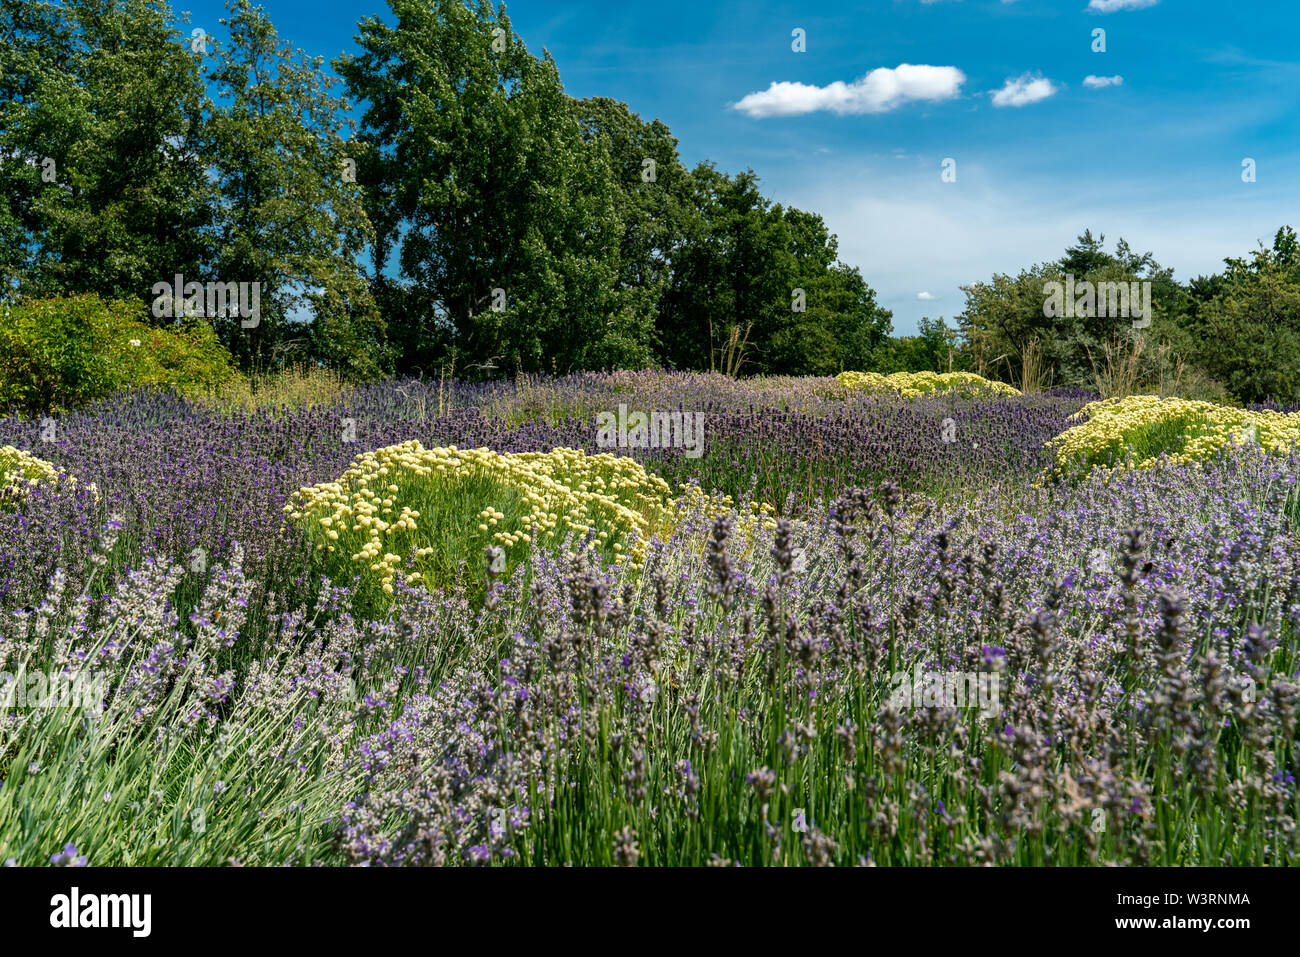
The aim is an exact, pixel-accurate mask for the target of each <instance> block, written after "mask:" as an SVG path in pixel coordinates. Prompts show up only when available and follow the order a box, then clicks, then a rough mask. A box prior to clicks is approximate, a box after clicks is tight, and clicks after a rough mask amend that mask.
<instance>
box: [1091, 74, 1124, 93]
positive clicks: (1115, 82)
mask: <svg viewBox="0 0 1300 957" xmlns="http://www.w3.org/2000/svg"><path fill="white" fill-rule="evenodd" d="M1123 83H1124V78H1123V77H1122V76H1093V75H1092V74H1088V76H1085V77H1084V78H1083V85H1084V86H1088V87H1092V88H1093V89H1094V90H1100V89H1104V88H1105V87H1108V86H1121V85H1122V84H1123Z"/></svg>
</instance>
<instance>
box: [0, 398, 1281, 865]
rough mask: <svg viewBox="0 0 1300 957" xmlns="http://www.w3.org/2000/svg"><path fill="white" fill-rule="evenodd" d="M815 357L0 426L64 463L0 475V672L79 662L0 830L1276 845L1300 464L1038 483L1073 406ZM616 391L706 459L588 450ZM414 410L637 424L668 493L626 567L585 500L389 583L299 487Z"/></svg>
mask: <svg viewBox="0 0 1300 957" xmlns="http://www.w3.org/2000/svg"><path fill="white" fill-rule="evenodd" d="M834 386H835V380H833V379H820V378H779V377H778V378H767V379H752V380H747V381H738V380H734V379H728V378H725V377H723V376H720V375H705V374H665V373H614V374H607V375H606V374H584V375H581V376H573V377H569V378H559V379H548V378H538V377H534V378H528V377H520V378H518V379H516V380H514V381H510V382H504V383H495V384H486V385H484V384H478V385H466V384H452V383H448V382H442V383H439V382H437V381H434V382H428V381H415V380H412V381H390V382H386V383H382V384H375V385H369V386H364V387H360V388H357V389H353V390H349V391H340V392H338V393H336V394H333V395H330V396H327V397H326V398H325V399H324V400H323V401H320V402H317V403H314V404H311V405H305V404H301V403H295V404H292V405H288V404H286V405H276V404H271V403H254V404H253V405H252V406H250V408H251V411H247V410H242V409H236V408H235V407H233V406H229V405H227V406H222V405H219V404H216V403H209V402H202V401H197V400H193V401H192V400H187V399H182V398H179V397H176V396H175V395H173V394H171V393H168V392H150V391H135V392H131V393H120V394H118V395H116V396H114V397H112V398H110V399H108V400H106V401H101V402H99V403H96V404H93V405H91V406H89V407H87V408H86V409H85V410H83V411H81V412H78V413H72V414H67V415H63V416H59V417H45V418H43V419H42V418H33V419H23V418H17V417H9V418H3V419H0V446H6V445H7V446H13V447H14V448H16V449H19V450H25V451H28V452H30V453H31V454H32V455H35V456H38V457H39V458H40V459H42V460H44V461H45V462H48V463H51V464H52V465H53V466H55V467H56V468H57V469H58V470H59V472H61V473H62V474H63V475H64V476H67V477H72V478H75V482H71V481H67V480H66V479H65V480H60V481H57V482H42V483H40V484H38V485H35V486H32V488H31V490H30V492H29V493H28V494H26V496H25V497H23V498H21V499H19V500H18V501H16V502H14V503H12V504H10V505H9V506H8V507H6V508H0V672H4V673H5V677H4V678H3V679H0V680H5V681H9V682H11V689H10V690H11V691H12V683H14V682H22V681H23V680H24V676H25V675H27V676H30V675H44V676H46V677H45V679H44V680H46V681H50V682H52V681H53V679H52V678H51V677H50V676H57V675H63V676H66V677H67V678H68V679H69V681H70V682H71V681H73V679H78V680H82V681H83V683H84V681H93V682H95V683H94V684H93V687H94V688H95V689H96V690H95V694H94V695H93V696H92V697H93V700H91V699H90V698H86V699H85V700H82V701H81V702H80V705H81V706H71V705H67V704H66V702H65V706H60V707H6V709H5V712H4V713H3V714H2V715H0V860H3V863H4V864H5V865H7V866H42V865H48V864H51V863H53V864H60V865H66V864H71V865H76V864H91V865H142V864H164V865H225V864H244V865H278V864H290V865H312V864H326V865H371V866H380V865H476V864H477V865H483V864H492V865H502V864H526V865H564V864H569V863H572V864H575V865H609V864H618V865H636V864H640V865H669V866H672V865H702V864H703V865H730V864H738V865H767V864H778V865H826V864H836V865H857V864H867V865H872V864H879V865H899V864H902V865H975V864H1034V865H1038V864H1050V865H1079V864H1085V865H1086V864H1157V865H1182V864H1220V863H1226V864H1232V865H1242V864H1256V865H1258V864H1282V863H1287V862H1291V861H1294V859H1295V855H1296V850H1297V841H1298V840H1300V838H1298V837H1297V832H1296V818H1297V811H1298V809H1300V808H1298V806H1297V797H1296V788H1295V777H1294V775H1295V772H1296V762H1297V758H1296V741H1297V734H1296V717H1297V708H1298V707H1300V696H1298V694H1297V690H1298V686H1297V684H1296V678H1297V669H1298V668H1300V663H1298V662H1297V642H1296V625H1297V621H1298V620H1300V550H1297V547H1296V546H1297V521H1298V519H1300V498H1298V494H1297V487H1296V486H1297V481H1298V480H1300V456H1297V455H1296V454H1289V453H1284V452H1264V451H1261V450H1260V449H1259V448H1258V447H1233V448H1231V449H1230V450H1229V452H1228V454H1227V455H1226V456H1223V457H1220V458H1215V459H1213V460H1210V461H1206V462H1205V463H1202V464H1191V465H1175V464H1168V465H1164V466H1161V467H1156V468H1150V469H1142V470H1124V469H1104V468H1095V469H1093V470H1092V471H1091V472H1089V473H1088V474H1086V475H1077V476H1074V477H1071V478H1069V479H1067V480H1064V481H1054V482H1048V481H1044V480H1043V476H1044V473H1045V470H1046V469H1047V468H1048V467H1049V466H1050V464H1051V456H1050V453H1049V452H1048V451H1047V450H1045V448H1044V443H1046V442H1047V441H1048V440H1050V439H1052V438H1053V437H1054V436H1056V435H1058V434H1060V433H1061V432H1062V431H1064V430H1065V429H1066V428H1067V427H1069V425H1070V424H1071V419H1070V416H1071V415H1073V414H1074V413H1076V412H1077V411H1078V410H1079V409H1080V408H1082V406H1083V405H1084V404H1085V403H1086V402H1087V401H1089V400H1090V399H1092V398H1094V397H1093V396H1091V395H1088V394H1086V393H1083V392H1068V391H1061V392H1049V393H1040V394H1036V395H1026V396H1013V397H1005V398H984V399H978V400H971V399H958V398H952V397H942V396H936V397H923V398H920V399H911V400H905V399H901V398H887V397H880V396H872V395H846V394H844V392H843V391H842V390H837V389H836V388H835V387H834ZM620 405H623V406H626V408H628V409H643V410H678V411H682V412H691V413H699V414H700V420H699V421H700V423H701V427H702V442H701V446H700V452H701V454H699V455H698V456H695V455H691V456H688V455H685V454H683V450H682V449H681V448H635V447H630V445H629V447H622V448H617V447H616V448H605V447H603V445H602V443H600V442H599V441H598V427H597V420H598V417H599V416H600V415H601V414H602V413H608V412H611V411H613V410H618V409H619V407H620ZM411 440H416V441H418V442H419V443H420V446H421V447H422V448H423V449H426V450H434V449H448V448H451V447H455V448H457V449H461V450H469V449H477V448H486V449H489V450H491V451H492V452H494V453H548V452H550V451H551V450H552V449H574V450H581V451H583V452H585V453H586V455H587V456H597V455H599V454H601V453H606V454H613V455H618V456H630V457H631V458H632V459H634V460H635V461H636V462H637V463H639V464H640V465H641V466H644V468H645V470H646V474H647V475H648V476H649V478H648V479H647V481H650V482H658V481H660V480H661V481H662V483H664V486H665V487H666V488H667V489H668V490H669V493H668V496H667V500H670V501H671V503H673V504H672V508H671V509H669V510H668V511H664V512H662V513H656V514H659V515H661V516H662V515H671V516H672V519H671V521H669V520H667V519H662V520H660V521H658V522H657V524H653V525H652V526H649V527H650V528H651V530H652V533H650V534H647V535H645V536H643V540H640V541H639V546H638V544H637V543H638V540H637V539H636V538H635V536H634V537H633V538H632V539H629V542H630V544H629V546H628V548H629V551H628V553H627V554H628V555H629V557H627V558H625V557H623V554H624V553H622V552H620V551H617V550H614V551H611V550H610V549H609V548H598V547H596V546H597V545H602V544H605V543H606V539H605V536H604V533H603V532H601V533H600V535H599V536H598V535H597V533H596V531H595V529H594V527H592V528H591V529H588V530H587V531H585V532H584V531H583V530H581V528H579V527H577V526H576V524H575V525H574V526H573V527H571V528H570V529H569V531H568V532H567V533H565V534H558V533H557V534H556V535H555V536H554V539H553V542H552V543H551V544H543V543H542V541H541V539H540V538H538V539H537V541H536V542H532V540H528V541H525V542H523V543H519V542H518V541H517V540H518V539H519V538H520V537H522V533H521V534H520V535H516V536H514V537H513V538H509V539H508V542H509V544H510V548H509V552H510V561H509V562H506V561H505V560H504V554H505V551H506V549H505V548H504V547H502V548H499V549H498V548H496V547H495V546H494V547H492V548H487V549H484V548H482V547H481V546H480V545H477V544H475V545H473V546H472V547H470V546H466V549H467V550H466V551H465V552H464V555H463V559H462V560H461V561H460V562H459V564H457V563H456V562H454V561H453V562H451V564H450V565H447V566H446V567H445V576H446V577H444V578H442V579H434V578H433V577H431V576H430V575H428V574H426V575H425V577H424V578H419V577H418V576H415V577H409V578H407V577H402V576H398V577H397V578H396V580H395V582H394V584H393V586H392V587H391V590H385V591H382V592H381V591H378V590H376V589H373V588H370V587H368V586H367V583H366V576H367V574H368V571H367V567H366V561H368V559H364V558H363V560H362V561H360V562H357V561H354V562H353V563H351V564H350V565H349V563H347V562H346V561H345V560H343V559H342V558H340V560H339V561H332V560H331V559H330V557H329V556H330V555H331V554H332V553H333V548H332V547H331V546H330V544H329V543H330V542H333V541H339V543H340V545H341V544H342V540H339V539H338V536H337V534H335V535H331V534H330V533H331V532H332V531H333V528H331V527H330V525H329V523H328V522H320V523H318V524H315V525H313V524H312V523H311V522H308V521H307V520H306V519H304V518H302V517H301V515H302V513H300V512H296V511H293V509H294V508H295V506H294V504H293V503H294V501H295V499H294V494H295V493H299V492H300V491H301V490H303V489H307V488H312V487H323V486H328V485H329V483H337V482H339V481H340V476H343V475H344V473H345V472H346V470H348V468H349V465H350V463H353V462H354V461H355V460H358V457H359V456H364V455H366V454H367V453H373V452H375V451H376V450H380V449H385V448H388V447H392V446H396V445H398V444H399V443H406V442H409V441H411ZM510 461H512V462H513V461H516V460H515V459H511V460H510ZM517 461H533V460H532V459H528V458H526V457H525V458H521V459H518V460H517ZM601 461H604V460H601ZM593 474H594V473H593ZM602 474H605V475H609V474H612V473H609V472H606V473H602ZM638 474H639V473H638ZM385 481H386V479H385ZM431 481H432V483H433V486H434V487H437V483H438V482H439V481H441V480H440V479H439V478H438V476H437V475H436V474H435V475H434V477H433V479H431ZM593 481H594V482H595V485H597V486H600V487H601V488H603V487H604V480H603V479H598V480H593ZM655 487H656V488H658V487H660V486H659V485H658V484H656V485H655ZM466 488H468V486H466ZM493 488H495V486H494V487H493ZM388 489H389V490H391V492H392V497H393V498H396V497H397V489H398V485H397V484H392V485H389V486H388ZM387 494H388V493H387V492H385V491H384V490H383V489H380V490H379V492H378V493H377V494H373V495H372V498H374V500H375V502H376V505H375V509H376V513H378V512H379V511H382V512H383V513H384V514H385V515H386V514H387V513H388V511H390V510H392V509H393V508H395V507H396V506H394V505H393V504H392V501H391V499H390V498H384V499H383V501H382V502H380V496H382V495H387ZM476 494H477V493H476ZM525 497H526V496H525ZM437 501H438V503H439V504H438V509H437V510H438V514H437V515H434V514H432V511H433V510H432V509H429V508H426V509H425V510H424V511H425V512H426V513H428V514H422V515H420V516H419V518H418V523H419V526H420V528H422V529H427V528H431V527H435V525H436V523H438V522H441V523H442V525H437V526H436V527H439V528H443V529H444V531H445V532H446V534H447V535H451V536H454V534H455V533H458V532H457V530H458V529H467V530H468V531H467V532H466V534H468V535H469V536H470V538H466V539H464V541H470V540H471V539H472V537H473V535H474V534H475V533H474V531H473V528H472V527H471V526H473V525H474V524H475V523H476V522H478V521H479V519H478V518H476V517H475V515H476V514H478V515H482V516H487V517H485V518H484V519H483V524H482V525H481V526H479V527H480V528H482V529H483V530H484V534H488V532H487V529H488V528H489V525H491V526H493V527H502V528H504V527H505V526H506V525H507V524H508V522H509V520H510V519H508V518H507V517H506V516H507V514H510V515H513V512H511V506H510V505H509V504H508V503H506V502H504V501H498V500H497V499H495V498H491V496H489V497H488V498H487V499H482V500H480V499H473V497H472V496H471V495H469V493H468V492H466V493H465V494H464V496H463V500H462V499H458V498H453V497H447V498H444V499H438V500H437ZM484 501H488V502H489V504H488V505H487V507H486V508H484V509H483V511H481V512H476V511H475V510H476V509H478V508H479V506H480V505H481V504H482V502H484ZM399 504H400V503H399ZM381 505H382V509H381V508H380V506H381ZM499 510H503V511H499ZM535 513H536V510H535ZM349 514H351V513H349ZM404 514H407V512H404ZM409 514H410V515H416V511H414V510H412V511H409ZM537 514H542V515H543V516H544V515H545V509H544V508H543V509H542V512H541V513H537ZM295 515H298V516H299V518H298V519H295V517H294V516H295ZM498 515H500V516H501V520H502V523H503V524H502V525H501V526H497V525H496V522H497V517H496V516H498ZM550 521H551V524H552V525H554V524H555V521H556V516H555V515H554V514H552V515H551V516H550ZM356 522H357V525H356V527H355V528H360V527H361V526H362V525H364V524H366V522H365V521H363V520H362V519H357V520H356ZM397 524H398V525H399V526H400V524H401V522H400V521H399V522H398V523H397ZM415 524H416V521H415V520H414V519H412V525H415ZM334 527H335V528H337V527H338V523H337V522H336V523H335V526H334ZM560 527H561V528H563V526H562V524H561V526H560ZM355 528H354V529H353V531H355ZM343 531H344V532H345V538H346V534H348V530H347V529H343ZM533 531H534V536H536V524H534V526H533ZM502 534H504V533H502ZM597 539H599V541H597ZM500 540H501V539H499V538H498V541H500ZM439 541H442V542H445V543H446V542H461V541H462V540H461V539H457V538H454V537H447V538H445V539H439ZM473 541H477V539H473ZM439 547H446V548H451V547H452V546H451V545H440V546H439ZM326 549H328V550H326ZM346 551H347V549H345V548H340V550H339V554H340V555H341V554H342V553H344V552H346ZM393 551H394V554H393V555H392V557H391V560H390V564H391V563H396V562H398V561H400V560H401V559H402V558H403V555H399V554H396V553H397V552H401V551H403V549H402V548H398V547H396V546H394V547H393ZM633 553H636V554H639V555H641V556H642V558H641V559H640V560H635V561H634V560H632V558H631V557H630V556H631V555H632V554H633ZM411 554H416V551H415V549H414V548H412V549H411ZM353 557H354V559H356V556H353ZM385 560H389V559H388V558H387V556H386V558H385ZM370 567H371V568H373V567H376V566H370ZM380 567H387V566H382V563H381V566H380ZM440 567H442V566H440ZM349 569H351V570H349ZM46 690H48V689H46ZM10 700H12V695H11V698H10Z"/></svg>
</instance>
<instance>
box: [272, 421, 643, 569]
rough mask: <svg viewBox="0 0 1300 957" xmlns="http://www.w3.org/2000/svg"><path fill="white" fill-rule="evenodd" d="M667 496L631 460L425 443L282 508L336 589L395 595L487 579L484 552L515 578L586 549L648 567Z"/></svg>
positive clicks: (386, 455)
mask: <svg viewBox="0 0 1300 957" xmlns="http://www.w3.org/2000/svg"><path fill="white" fill-rule="evenodd" d="M668 494H669V487H668V484H667V483H666V482H664V481H663V480H662V479H660V478H657V477H655V476H652V475H650V474H649V473H647V472H646V471H645V469H644V468H642V467H641V466H640V465H639V464H637V463H636V462H635V461H633V460H632V459H629V458H624V457H620V456H614V455H609V454H606V453H603V454H600V455H587V454H586V453H584V452H581V451H579V450H576V449H554V450H552V451H550V452H520V453H501V452H492V451H489V450H488V449H483V448H480V449H465V450H462V449H457V448H456V447H455V446H451V447H449V448H435V449H425V448H423V447H422V446H421V445H420V443H419V442H418V441H414V440H413V441H410V442H403V443H401V444H399V445H393V446H389V447H388V448H382V449H379V450H377V451H374V452H366V453H365V454H363V455H360V456H358V457H357V458H356V460H355V461H354V464H353V465H352V467H351V468H349V469H348V470H347V471H346V472H344V473H343V475H342V476H341V477H340V478H339V479H338V481H335V482H326V483H323V484H321V485H316V486H313V487H310V488H303V489H300V490H299V491H297V492H295V493H294V494H293V496H292V497H291V501H290V503H289V504H288V505H286V506H285V511H286V512H287V513H288V514H289V517H290V518H291V519H293V520H295V521H302V522H303V523H304V524H305V527H306V530H307V535H308V537H309V539H310V540H311V541H312V542H313V544H314V545H315V551H316V552H317V553H318V554H320V555H321V556H322V557H323V558H324V564H325V566H326V568H327V570H328V571H330V572H332V573H333V577H335V578H336V579H337V578H343V579H350V578H351V577H352V576H353V575H355V574H357V573H358V572H359V573H360V575H361V580H362V583H363V586H369V587H371V588H373V587H375V586H377V587H378V588H379V589H381V590H382V591H384V592H385V593H387V594H392V591H393V585H394V582H395V581H396V579H397V576H398V575H399V574H400V575H401V576H402V578H403V580H404V581H406V582H407V583H414V582H418V581H424V582H426V583H427V584H430V585H435V586H440V585H449V584H452V583H454V582H456V581H459V580H463V579H464V577H465V576H466V575H467V574H468V575H470V576H472V577H475V578H477V577H480V576H481V574H482V570H483V567H484V554H485V552H486V550H487V549H488V548H491V547H496V548H500V549H501V550H502V553H503V558H502V561H501V564H500V566H499V568H498V571H499V572H500V573H501V574H508V573H509V571H510V569H511V568H512V567H513V566H514V565H516V564H518V562H519V561H520V560H521V559H522V558H523V557H524V555H525V553H526V551H527V548H528V547H529V546H531V545H532V544H550V543H554V544H558V543H559V542H560V541H562V540H563V539H564V538H565V537H566V536H568V535H569V534H570V533H572V534H574V535H576V536H579V537H582V538H586V539H588V540H589V543H590V545H591V547H592V548H594V549H595V550H596V551H598V552H600V553H601V554H602V555H603V556H604V557H605V558H606V559H609V560H611V561H612V560H615V559H616V558H619V557H622V556H626V557H627V559H628V560H629V561H630V564H631V565H633V566H638V565H639V564H640V563H641V562H643V561H644V559H645V550H646V544H647V542H648V540H649V538H650V536H651V535H652V534H653V532H654V531H655V530H656V529H657V527H658V526H659V525H661V524H662V523H664V522H665V521H666V520H667V519H668V513H667V511H666V502H667V497H668Z"/></svg>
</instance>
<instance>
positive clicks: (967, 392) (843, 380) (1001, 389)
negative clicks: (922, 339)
mask: <svg viewBox="0 0 1300 957" xmlns="http://www.w3.org/2000/svg"><path fill="white" fill-rule="evenodd" d="M835 378H836V381H838V382H839V384H840V385H841V386H843V387H844V389H846V390H847V391H849V392H867V393H874V394H880V395H891V394H892V395H900V396H902V397H903V398H906V399H914V398H917V397H918V396H923V395H930V394H933V393H941V394H944V395H958V396H961V397H963V398H972V399H974V398H989V397H994V396H1003V395H1008V396H1009V395H1020V390H1019V389H1016V388H1013V387H1012V386H1009V385H1007V384H1006V383H1005V382H995V381H994V380H992V379H985V378H984V377H983V376H978V375H976V374H975V373H973V372H895V373H892V374H891V375H881V374H880V373H879V372H841V373H840V374H839V375H837V376H836V377H835Z"/></svg>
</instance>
